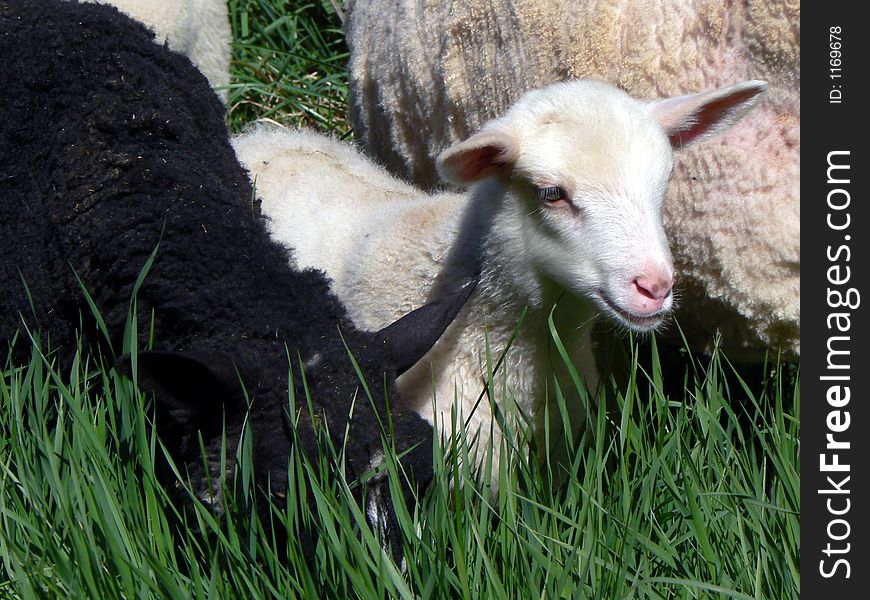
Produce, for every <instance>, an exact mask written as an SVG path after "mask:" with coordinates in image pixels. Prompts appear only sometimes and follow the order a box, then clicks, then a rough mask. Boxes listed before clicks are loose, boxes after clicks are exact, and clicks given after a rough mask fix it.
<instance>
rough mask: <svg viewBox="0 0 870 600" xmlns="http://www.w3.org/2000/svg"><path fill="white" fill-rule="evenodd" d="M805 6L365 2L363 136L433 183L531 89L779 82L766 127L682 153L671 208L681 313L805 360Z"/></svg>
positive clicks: (357, 37) (358, 108) (727, 336)
mask: <svg viewBox="0 0 870 600" xmlns="http://www.w3.org/2000/svg"><path fill="white" fill-rule="evenodd" d="M799 21H800V9H799V4H798V2H797V1H796V0H779V1H776V2H769V1H765V0H750V1H749V2H747V3H743V4H740V3H738V4H735V3H731V2H720V1H700V0H681V1H679V2H667V3H661V2H654V1H652V0H644V1H641V2H628V3H626V2H622V1H620V0H583V1H582V2H565V1H564V0H517V1H511V2H506V1H504V0H495V1H493V2H489V1H488V2H480V1H477V0H474V1H471V2H465V1H463V2H459V1H455V0H451V1H447V2H442V1H440V0H439V1H437V2H436V1H432V0H400V1H399V2H396V1H394V0H355V1H354V2H353V3H352V5H351V7H350V11H349V20H348V42H349V45H350V48H351V60H350V71H351V100H352V107H351V115H352V120H353V123H354V129H355V132H356V136H357V139H358V140H359V141H360V142H361V143H362V144H363V146H364V147H365V148H366V150H367V151H368V152H369V153H370V154H371V155H373V156H375V157H376V158H377V159H378V160H380V161H382V162H383V163H384V164H385V165H386V166H387V168H389V169H390V170H391V171H393V172H395V173H398V174H400V175H401V176H403V177H409V178H411V179H413V180H414V181H416V182H417V183H419V184H421V185H423V186H424V187H429V186H432V185H434V184H435V183H436V181H437V179H436V172H435V166H434V163H435V157H436V156H437V155H438V153H439V152H440V151H441V150H443V149H444V148H447V147H448V146H450V145H451V144H453V143H455V142H457V141H459V140H461V139H464V138H466V137H467V136H468V135H469V134H471V133H472V132H474V131H475V130H477V129H478V128H479V127H480V126H481V125H483V123H484V122H486V121H488V120H489V119H492V118H494V117H495V116H497V115H499V114H502V113H503V111H504V110H505V109H506V108H507V107H508V106H509V105H511V104H512V103H513V102H514V101H516V100H517V98H519V97H520V95H521V94H522V93H523V92H525V91H526V90H529V89H532V88H537V87H540V86H542V85H544V84H547V83H549V82H552V81H558V80H565V79H571V78H577V77H595V78H600V79H603V80H606V81H608V82H610V83H613V84H616V85H618V86H619V87H622V88H623V89H625V90H627V91H628V92H629V93H631V94H632V95H633V96H636V97H638V98H646V99H652V98H656V97H664V96H672V95H678V94H684V93H688V92H690V91H695V90H699V89H709V88H713V87H717V86H720V85H723V84H725V83H729V82H733V81H738V80H743V79H765V80H767V81H768V82H769V83H770V91H769V96H768V99H767V100H765V102H764V103H763V105H762V106H760V107H759V108H758V109H757V112H756V113H755V115H754V116H753V119H752V122H751V123H750V122H745V123H742V124H739V125H737V126H735V127H734V128H733V129H732V130H731V131H730V132H729V133H728V134H727V136H726V137H724V138H723V139H722V140H721V141H717V142H713V143H708V144H704V145H702V146H698V147H696V148H691V149H687V150H686V151H684V152H681V153H680V156H679V159H678V163H677V167H676V172H675V177H674V180H673V181H672V183H671V188H670V192H669V196H668V201H667V203H666V206H665V211H664V222H665V230H666V231H667V234H668V238H669V240H670V242H671V248H672V251H673V253H674V259H675V262H676V264H677V267H678V270H679V271H680V274H681V278H680V280H681V291H680V298H681V300H680V303H679V305H680V307H682V309H681V310H680V311H679V312H678V318H679V320H680V322H681V324H682V325H683V326H684V328H685V329H686V331H687V333H688V334H689V336H690V339H691V341H693V342H694V343H695V344H696V345H702V346H706V345H707V344H709V343H710V340H711V339H712V338H713V332H714V331H715V330H716V329H720V330H722V332H723V340H724V343H725V345H726V347H728V348H729V349H732V350H733V351H735V352H740V351H747V352H748V353H750V354H752V353H753V352H754V351H757V350H758V349H760V348H763V347H766V346H774V347H781V348H783V349H784V350H786V351H793V352H799V351H800V338H799V325H800V226H799V221H800V206H799V192H798V185H799V152H800V120H799V119H800V117H799V114H800V98H799V83H800V68H799V52H800V48H799Z"/></svg>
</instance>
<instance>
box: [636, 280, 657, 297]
mask: <svg viewBox="0 0 870 600" xmlns="http://www.w3.org/2000/svg"><path fill="white" fill-rule="evenodd" d="M632 283H634V287H635V289H637V292H638V293H639V294H640V295H641V296H644V297H645V298H649V299H650V300H655V298H656V297H655V292H654V291H653V290H652V289H650V287H651V286H649V285H648V284H647V283H646V282H645V281H641V280H640V279H635V280H634V281H633V282H632Z"/></svg>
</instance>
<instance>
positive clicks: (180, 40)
mask: <svg viewBox="0 0 870 600" xmlns="http://www.w3.org/2000/svg"><path fill="white" fill-rule="evenodd" d="M85 1H89V2H97V3H99V4H111V5H112V6H115V7H117V8H118V10H120V11H121V12H123V13H125V14H126V15H128V16H130V17H133V18H134V19H136V20H138V21H140V22H141V23H144V24H145V25H147V26H148V27H150V28H151V29H152V30H154V33H155V34H156V41H157V42H158V43H160V44H162V43H164V42H166V41H168V42H169V47H170V48H171V49H172V50H174V51H176V52H178V53H179V54H183V55H185V56H187V57H188V58H189V59H190V61H191V62H192V63H193V64H195V65H196V67H197V68H198V69H199V70H200V72H202V74H203V75H205V76H206V78H207V79H208V82H209V84H210V85H211V87H212V88H215V89H216V92H217V94H218V96H220V97H221V99H222V100H223V101H224V102H226V99H227V91H226V89H225V88H226V86H227V85H229V83H230V56H231V52H232V32H231V30H230V22H229V19H228V18H227V3H226V0H85Z"/></svg>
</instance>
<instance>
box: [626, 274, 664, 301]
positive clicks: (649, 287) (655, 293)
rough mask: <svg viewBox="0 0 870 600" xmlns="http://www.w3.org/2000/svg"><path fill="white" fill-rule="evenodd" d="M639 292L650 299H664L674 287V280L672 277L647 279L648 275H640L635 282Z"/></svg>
mask: <svg viewBox="0 0 870 600" xmlns="http://www.w3.org/2000/svg"><path fill="white" fill-rule="evenodd" d="M632 283H633V284H634V287H635V288H636V289H637V291H638V293H639V294H640V295H641V296H644V297H645V298H649V299H650V300H662V299H664V298H667V296H668V294H670V293H671V289H672V288H673V287H674V280H673V278H671V277H668V278H666V279H665V278H661V279H658V278H657V279H647V278H646V277H638V278H637V279H635V280H634V281H633V282H632Z"/></svg>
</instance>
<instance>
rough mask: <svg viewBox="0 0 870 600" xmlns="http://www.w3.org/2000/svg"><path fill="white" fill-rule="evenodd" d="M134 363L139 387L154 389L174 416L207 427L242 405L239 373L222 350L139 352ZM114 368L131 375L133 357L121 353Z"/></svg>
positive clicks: (216, 424) (238, 409) (218, 423)
mask: <svg viewBox="0 0 870 600" xmlns="http://www.w3.org/2000/svg"><path fill="white" fill-rule="evenodd" d="M136 363H137V371H138V372H137V377H138V384H139V388H140V389H142V390H144V391H149V392H154V394H155V397H156V398H157V401H158V403H159V404H162V405H164V406H165V407H167V408H169V409H170V410H171V411H172V413H173V418H174V419H175V420H182V421H190V422H192V423H195V424H196V426H197V427H198V428H201V429H208V428H209V425H214V426H216V427H220V425H221V422H222V419H223V417H224V415H225V413H236V412H239V411H240V410H242V409H243V407H242V406H241V404H242V402H241V398H242V388H241V382H240V381H239V375H238V372H237V370H236V367H235V365H234V364H233V361H232V359H231V358H230V357H229V356H227V355H225V354H220V353H212V354H205V353H196V352H161V351H150V352H139V353H138V355H137V357H136ZM115 369H116V370H117V371H118V372H119V373H121V374H122V375H124V376H126V377H128V378H130V379H132V378H133V364H132V357H131V356H130V355H129V354H125V355H123V356H122V357H120V358H119V359H118V361H117V362H116V363H115ZM158 409H160V406H158Z"/></svg>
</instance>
